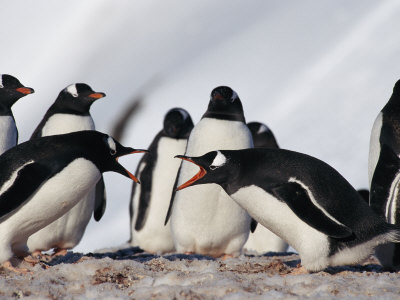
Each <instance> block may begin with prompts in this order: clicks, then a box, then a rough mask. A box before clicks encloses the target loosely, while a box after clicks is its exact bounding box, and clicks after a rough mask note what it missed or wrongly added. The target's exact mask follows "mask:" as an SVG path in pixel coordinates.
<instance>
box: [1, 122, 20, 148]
mask: <svg viewBox="0 0 400 300" xmlns="http://www.w3.org/2000/svg"><path fill="white" fill-rule="evenodd" d="M0 128H1V130H0V154H3V153H4V152H6V151H7V150H8V149H10V148H12V147H14V146H15V145H16V144H17V127H16V126H15V121H14V118H13V117H11V116H0Z"/></svg>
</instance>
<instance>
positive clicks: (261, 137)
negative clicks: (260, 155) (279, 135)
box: [247, 122, 279, 149]
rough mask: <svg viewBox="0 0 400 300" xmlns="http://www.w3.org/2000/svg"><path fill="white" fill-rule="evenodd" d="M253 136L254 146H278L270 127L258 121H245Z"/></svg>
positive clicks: (275, 147)
mask: <svg viewBox="0 0 400 300" xmlns="http://www.w3.org/2000/svg"><path fill="white" fill-rule="evenodd" d="M247 127H248V128H249V129H250V132H251V136H252V138H253V143H254V148H274V149H277V148H279V146H278V143H277V141H276V139H275V136H274V134H273V133H272V131H271V129H269V127H268V126H267V125H265V124H263V123H260V122H250V123H247Z"/></svg>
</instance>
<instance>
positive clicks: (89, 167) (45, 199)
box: [0, 131, 147, 269]
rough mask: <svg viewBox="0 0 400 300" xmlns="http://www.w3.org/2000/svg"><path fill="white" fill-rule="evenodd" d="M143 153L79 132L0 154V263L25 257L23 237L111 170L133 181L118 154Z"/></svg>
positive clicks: (99, 135) (70, 204) (61, 211)
mask: <svg viewBox="0 0 400 300" xmlns="http://www.w3.org/2000/svg"><path fill="white" fill-rule="evenodd" d="M137 152H147V150H135V149H133V148H129V147H124V146H122V145H121V144H119V143H118V142H117V141H115V140H114V139H113V138H111V137H109V136H108V135H106V134H103V133H100V132H97V131H80V132H73V133H68V134H62V135H54V136H47V137H42V138H39V139H34V140H30V141H28V142H25V143H22V144H19V145H18V146H16V147H14V148H11V149H10V150H8V151H7V152H5V153H4V154H3V155H2V156H0V169H1V170H2V172H1V176H0V237H1V239H0V262H1V263H3V265H5V266H6V267H8V268H10V269H12V268H13V266H12V264H11V262H10V261H9V260H10V259H11V258H12V257H13V255H14V254H15V255H17V256H19V257H23V256H26V255H27V251H28V248H27V245H26V243H27V240H28V237H29V236H30V235H31V234H33V233H35V232H36V231H38V230H40V229H42V228H43V227H45V226H47V225H48V224H50V223H51V222H53V221H54V220H56V219H57V218H59V217H61V216H62V215H63V214H65V213H66V212H67V211H68V210H70V209H71V208H72V207H73V206H74V205H76V204H77V203H78V202H79V201H80V200H81V199H82V198H83V196H84V195H85V194H87V193H88V191H89V190H90V189H92V188H93V187H94V186H95V184H96V183H97V182H98V181H99V179H100V177H101V173H103V172H107V171H113V172H117V173H120V174H122V175H124V176H127V177H128V178H131V179H132V180H134V181H136V182H138V180H137V178H136V177H135V176H134V175H132V174H131V173H130V172H129V171H128V170H126V169H125V168H124V167H122V166H121V165H120V164H119V163H118V161H117V159H118V158H119V157H120V156H123V155H127V154H131V153H137Z"/></svg>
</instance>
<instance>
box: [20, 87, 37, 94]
mask: <svg viewBox="0 0 400 300" xmlns="http://www.w3.org/2000/svg"><path fill="white" fill-rule="evenodd" d="M16 91H17V92H20V93H21V94H24V95H29V94H32V93H34V92H35V91H34V90H33V89H31V88H27V87H22V88H18V89H16Z"/></svg>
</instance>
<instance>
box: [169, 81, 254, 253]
mask: <svg viewBox="0 0 400 300" xmlns="http://www.w3.org/2000/svg"><path fill="white" fill-rule="evenodd" d="M210 98H211V99H210V102H209V104H208V108H207V111H206V112H205V114H204V115H203V117H202V119H201V120H200V122H199V123H198V124H196V126H195V127H194V128H193V130H192V132H191V133H190V136H189V140H188V144H187V149H186V152H185V155H190V156H197V155H203V154H205V153H207V152H209V151H211V150H217V149H221V148H222V149H244V148H251V147H253V140H252V138H251V133H250V131H249V129H248V128H247V126H246V123H245V119H244V113H243V107H242V103H241V101H240V99H239V97H238V95H237V94H236V93H235V92H234V91H233V90H232V89H231V88H229V87H226V86H220V87H217V88H215V89H214V90H213V91H212V92H211V97H210ZM193 171H194V168H193V166H192V165H191V164H188V163H186V162H183V163H182V165H181V168H180V171H179V174H178V176H177V184H181V183H183V182H184V181H185V180H187V178H188V177H189V176H190V175H191V174H192V172H193ZM169 216H171V232H172V238H173V240H174V246H175V249H176V251H177V252H180V253H198V254H203V255H210V256H214V257H219V256H223V255H227V256H232V255H239V254H240V252H241V250H242V248H243V245H244V243H245V242H246V240H247V238H248V235H249V232H250V221H251V218H250V216H249V215H248V214H247V212H246V211H244V210H243V209H242V208H241V207H240V206H239V205H237V204H236V203H235V202H233V201H232V200H231V199H230V198H229V196H228V195H227V194H226V193H225V192H224V191H223V190H222V189H221V188H220V187H219V186H217V185H215V184H208V185H204V186H198V187H195V188H193V189H192V190H187V191H183V192H181V193H177V194H175V193H173V195H172V197H171V202H170V206H169V209H168V213H167V218H166V222H165V223H167V222H168V218H169Z"/></svg>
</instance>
